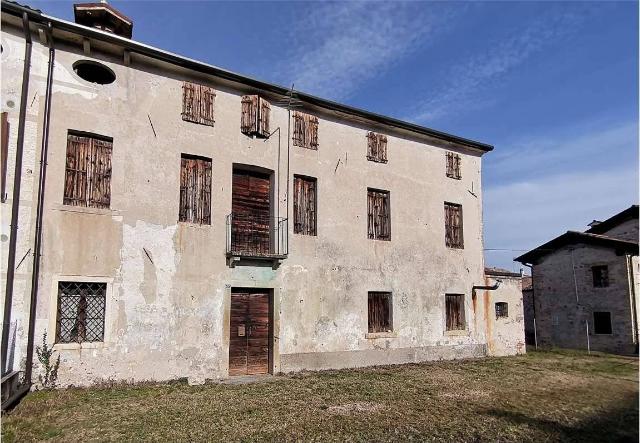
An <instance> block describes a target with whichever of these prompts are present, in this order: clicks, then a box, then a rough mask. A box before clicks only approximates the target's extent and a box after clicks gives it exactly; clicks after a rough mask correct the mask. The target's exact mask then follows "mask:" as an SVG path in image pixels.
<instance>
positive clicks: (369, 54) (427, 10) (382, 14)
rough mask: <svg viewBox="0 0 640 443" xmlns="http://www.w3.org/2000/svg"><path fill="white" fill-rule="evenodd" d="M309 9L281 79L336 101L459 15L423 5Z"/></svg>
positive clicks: (347, 5)
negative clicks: (454, 15)
mask: <svg viewBox="0 0 640 443" xmlns="http://www.w3.org/2000/svg"><path fill="white" fill-rule="evenodd" d="M309 5H310V8H313V10H312V11H309V10H306V11H305V16H304V17H301V18H300V20H299V21H298V22H297V23H296V25H295V26H294V27H293V32H292V36H293V37H292V38H293V39H295V43H294V45H293V48H292V51H291V56H290V57H288V58H287V60H286V61H285V62H284V63H283V64H282V66H281V69H280V71H281V72H282V74H281V77H283V78H287V79H289V80H293V82H295V85H296V88H297V89H300V90H303V91H305V92H310V93H312V94H316V95H319V96H323V97H327V98H332V99H334V100H343V99H345V98H347V97H348V96H349V95H350V94H352V93H353V92H354V91H355V90H357V89H358V88H359V87H360V86H361V85H362V84H363V83H364V82H366V81H367V80H369V79H371V78H373V77H375V76H378V75H381V74H382V73H384V72H385V71H386V70H388V69H389V68H390V67H392V66H393V65H394V64H395V63H397V62H399V61H400V60H402V59H403V58H405V57H407V56H408V55H409V54H411V53H413V52H414V51H415V50H416V49H417V48H419V47H420V46H421V45H423V44H425V41H426V40H427V37H433V36H434V35H435V34H436V33H437V32H439V31H440V30H442V29H444V24H445V23H447V21H448V20H449V19H450V18H451V16H452V14H453V13H454V12H453V11H452V10H450V9H444V8H442V7H441V5H438V4H435V3H430V4H427V3H418V2H341V3H323V4H313V3H311V4H309ZM463 9H465V8H464V7H462V8H458V9H457V10H456V13H459V12H460V11H461V10H463ZM436 11H437V14H436ZM429 40H431V38H430V39H429Z"/></svg>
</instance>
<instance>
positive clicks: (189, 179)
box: [178, 155, 211, 225]
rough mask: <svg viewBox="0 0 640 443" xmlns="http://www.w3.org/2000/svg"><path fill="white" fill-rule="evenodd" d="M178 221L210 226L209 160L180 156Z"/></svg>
mask: <svg viewBox="0 0 640 443" xmlns="http://www.w3.org/2000/svg"><path fill="white" fill-rule="evenodd" d="M178 219H179V221H181V222H187V223H197V224H203V225H209V224H211V159H208V158H199V157H192V156H187V155H183V156H182V158H181V161H180V208H179V215H178Z"/></svg>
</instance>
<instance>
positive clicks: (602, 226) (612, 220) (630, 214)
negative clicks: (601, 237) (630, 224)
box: [586, 205, 638, 234]
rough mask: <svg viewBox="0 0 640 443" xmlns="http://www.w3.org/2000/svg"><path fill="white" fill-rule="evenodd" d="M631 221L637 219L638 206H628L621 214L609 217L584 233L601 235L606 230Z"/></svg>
mask: <svg viewBox="0 0 640 443" xmlns="http://www.w3.org/2000/svg"><path fill="white" fill-rule="evenodd" d="M633 219H636V220H637V219H638V205H632V206H629V207H628V208H627V209H625V210H624V211H622V212H618V213H617V214H616V215H614V216H613V217H609V218H608V219H606V220H605V221H603V222H600V223H598V224H596V225H594V226H592V227H591V228H589V229H588V230H587V231H586V232H588V233H590V234H603V233H605V232H607V231H608V230H610V229H612V228H615V227H616V226H618V225H620V224H622V223H624V222H626V221H628V220H633Z"/></svg>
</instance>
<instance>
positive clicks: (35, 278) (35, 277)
mask: <svg viewBox="0 0 640 443" xmlns="http://www.w3.org/2000/svg"><path fill="white" fill-rule="evenodd" d="M52 31H53V27H52V26H51V22H49V23H48V24H47V30H46V33H47V43H48V44H49V66H48V70H47V89H46V95H45V102H44V120H43V125H42V148H41V150H40V177H39V181H38V206H37V211H36V232H35V241H34V244H33V251H34V260H33V272H32V274H31V303H30V305H29V335H28V337H27V362H26V368H25V380H26V382H27V383H31V372H32V366H33V342H34V335H35V328H36V307H37V304H38V286H39V282H40V251H41V249H42V216H43V212H44V191H45V184H46V179H47V152H48V150H49V121H50V117H51V95H52V88H53V67H54V62H55V49H54V47H53V33H52Z"/></svg>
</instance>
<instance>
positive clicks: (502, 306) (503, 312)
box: [496, 301, 509, 318]
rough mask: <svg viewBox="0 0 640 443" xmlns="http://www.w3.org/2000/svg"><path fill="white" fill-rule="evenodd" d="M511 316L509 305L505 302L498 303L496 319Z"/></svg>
mask: <svg viewBox="0 0 640 443" xmlns="http://www.w3.org/2000/svg"><path fill="white" fill-rule="evenodd" d="M508 316H509V304H508V303H506V302H503V301H499V302H498V303H496V318H501V317H508Z"/></svg>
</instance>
